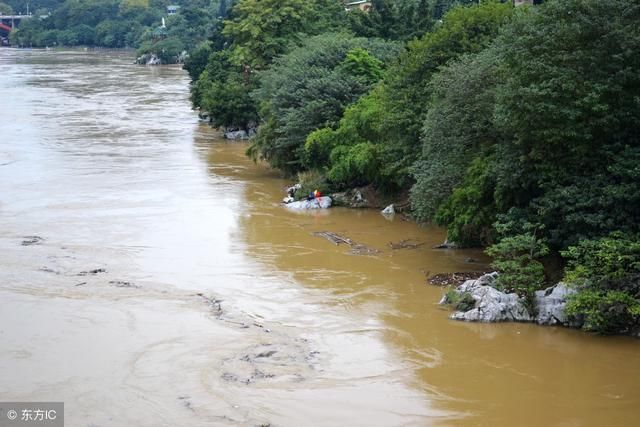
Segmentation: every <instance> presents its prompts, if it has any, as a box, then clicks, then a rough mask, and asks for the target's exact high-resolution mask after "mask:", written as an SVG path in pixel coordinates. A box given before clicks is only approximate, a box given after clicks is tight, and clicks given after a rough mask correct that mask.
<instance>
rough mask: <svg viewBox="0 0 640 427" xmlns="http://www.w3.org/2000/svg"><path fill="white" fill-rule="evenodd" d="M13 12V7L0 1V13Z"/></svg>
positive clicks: (7, 13) (8, 13) (9, 13)
mask: <svg viewBox="0 0 640 427" xmlns="http://www.w3.org/2000/svg"><path fill="white" fill-rule="evenodd" d="M11 14H13V8H12V7H11V6H9V5H8V4H6V3H1V2H0V15H11Z"/></svg>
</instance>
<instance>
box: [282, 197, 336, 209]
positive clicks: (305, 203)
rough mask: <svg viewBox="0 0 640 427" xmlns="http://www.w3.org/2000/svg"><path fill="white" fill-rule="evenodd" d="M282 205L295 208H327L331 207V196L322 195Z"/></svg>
mask: <svg viewBox="0 0 640 427" xmlns="http://www.w3.org/2000/svg"><path fill="white" fill-rule="evenodd" d="M284 206H286V207H287V208H289V209H296V210H309V209H327V208H330V207H331V197H329V196H323V197H316V198H315V199H311V200H300V201H298V202H291V203H286V204H285V205H284Z"/></svg>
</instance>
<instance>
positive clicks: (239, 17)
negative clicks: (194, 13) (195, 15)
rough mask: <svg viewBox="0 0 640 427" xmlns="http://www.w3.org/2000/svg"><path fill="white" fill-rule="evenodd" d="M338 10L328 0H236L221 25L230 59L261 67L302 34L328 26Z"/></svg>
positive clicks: (339, 9) (257, 67)
mask: <svg viewBox="0 0 640 427" xmlns="http://www.w3.org/2000/svg"><path fill="white" fill-rule="evenodd" d="M342 13H344V11H343V10H342V9H341V8H340V7H339V6H338V2H330V1H328V0H240V1H239V2H238V3H237V4H236V5H235V6H234V8H233V17H232V18H231V19H230V20H228V21H225V24H224V29H223V34H224V35H225V36H226V37H228V38H229V39H230V40H231V41H232V44H231V50H232V55H231V62H232V63H234V64H236V65H246V66H249V67H251V68H253V69H264V68H265V67H266V66H267V65H268V64H270V63H271V62H272V61H273V59H274V58H275V57H276V56H278V55H281V54H283V53H284V52H286V51H287V50H288V49H289V47H290V45H291V44H298V43H300V42H301V41H302V40H303V39H304V37H303V34H317V33H318V32H321V31H328V30H329V29H331V28H332V26H333V22H331V21H332V20H334V19H335V20H336V21H337V20H338V19H339V16H340V14H342Z"/></svg>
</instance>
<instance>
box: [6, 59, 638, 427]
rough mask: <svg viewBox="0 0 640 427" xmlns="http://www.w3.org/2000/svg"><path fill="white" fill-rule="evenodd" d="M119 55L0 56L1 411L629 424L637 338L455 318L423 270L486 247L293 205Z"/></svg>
mask: <svg viewBox="0 0 640 427" xmlns="http://www.w3.org/2000/svg"><path fill="white" fill-rule="evenodd" d="M132 59H133V54H132V53H131V52H109V51H100V52H91V51H88V52H87V51H80V50H78V51H36V50H12V49H0V93H1V94H2V103H1V104H0V401H64V402H65V414H66V425H67V426H83V427H87V426H94V427H98V426H100V427H103V426H217V425H221V426H224V425H242V426H257V425H271V426H347V425H348V426H400V425H402V426H430V425H435V426H562V427H564V426H567V427H569V426H571V427H573V426H633V425H639V424H640V342H638V341H637V340H632V339H628V338H623V337H595V336H591V335H587V334H584V333H581V332H578V331H572V330H566V329H562V328H552V327H537V326H533V325H528V324H498V325H482V324H467V323H457V322H453V321H450V320H448V319H447V315H448V312H447V311H446V310H444V309H442V308H441V307H439V306H438V305H437V304H436V303H437V301H438V300H439V299H440V297H441V296H442V294H443V293H444V291H443V290H442V289H440V288H436V287H431V286H427V285H426V284H425V274H426V273H429V272H431V273H436V272H437V273H440V272H454V271H467V270H468V271H473V270H484V269H486V268H488V267H487V266H486V265H484V264H483V263H482V262H483V261H486V260H485V259H484V258H483V257H482V255H481V254H480V253H478V252H473V251H451V250H447V251H443V250H435V249H431V247H432V246H433V245H435V244H437V243H440V242H442V241H443V239H444V232H443V231H442V230H439V229H435V228H428V227H427V228H421V227H419V226H417V225H416V224H414V223H411V222H407V221H404V220H402V218H400V217H396V218H395V219H394V220H392V221H390V220H387V219H385V218H384V217H382V216H381V215H380V214H379V213H378V212H377V211H369V210H348V209H342V208H335V209H331V210H328V211H323V212H310V213H296V212H290V211H287V210H285V209H284V208H282V207H281V206H280V205H279V204H278V202H279V200H280V199H281V198H282V197H283V188H284V187H285V186H287V185H288V184H290V183H289V182H288V181H285V180H283V179H282V178H281V177H280V176H279V175H278V174H277V173H274V172H273V171H271V170H269V169H267V168H266V167H264V166H263V165H255V164H253V163H252V162H251V161H249V160H248V159H247V158H245V156H244V150H245V148H246V146H245V145H244V144H243V143H230V142H226V141H224V140H222V139H220V138H219V135H218V134H217V133H216V132H215V131H214V130H212V129H211V128H209V127H208V126H207V125H206V124H202V123H199V122H198V120H197V115H196V114H195V113H194V112H193V111H191V109H190V105H189V100H188V78H187V76H186V74H185V72H184V71H182V70H181V69H179V68H177V67H163V68H151V67H141V66H134V65H132ZM320 231H331V232H334V233H338V234H341V235H344V236H347V237H349V238H351V239H353V240H354V241H356V242H358V243H360V244H363V245H366V246H367V247H369V248H372V249H376V250H378V251H379V252H377V253H365V254H353V253H351V252H350V248H349V247H347V246H345V245H339V246H335V245H333V244H332V243H331V242H329V241H328V240H326V239H323V238H321V237H318V236H314V234H313V233H315V232H320ZM403 239H414V241H415V242H418V243H423V245H421V246H419V247H418V248H417V249H391V248H390V247H389V245H388V244H389V242H399V241H401V240H403ZM468 258H475V259H477V260H479V261H480V262H468ZM0 425H2V421H1V420H0Z"/></svg>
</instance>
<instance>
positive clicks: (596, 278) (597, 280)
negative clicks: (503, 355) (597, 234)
mask: <svg viewBox="0 0 640 427" xmlns="http://www.w3.org/2000/svg"><path fill="white" fill-rule="evenodd" d="M564 256H565V257H566V258H567V259H569V263H568V266H567V268H566V272H565V276H564V279H563V281H562V282H560V283H557V284H556V285H554V286H551V287H548V288H546V289H542V290H540V289H538V288H539V287H540V286H530V283H531V282H530V281H529V280H527V276H526V275H525V276H522V277H520V276H519V275H518V273H514V271H517V270H520V269H521V268H522V265H523V264H527V263H530V262H532V259H531V257H530V256H529V255H527V254H521V255H519V256H518V257H517V258H518V260H519V261H516V262H517V263H518V267H516V268H514V267H511V268H504V271H505V273H504V274H498V273H497V272H494V273H491V274H487V275H484V276H482V277H480V278H479V279H477V280H467V281H465V282H464V283H463V284H462V285H460V286H458V287H456V288H454V289H452V290H450V291H449V292H448V293H447V294H446V295H445V296H444V297H443V298H442V299H441V301H440V304H446V305H451V306H452V307H453V308H454V309H455V312H454V313H453V314H452V315H451V318H452V319H455V320H464V321H477V322H501V321H515V322H536V323H538V324H540V325H560V326H568V327H573V328H582V329H583V330H585V331H590V332H597V333H600V334H626V335H633V336H635V337H640V244H639V243H638V239H637V238H634V239H630V238H628V237H627V236H624V235H622V234H621V233H613V234H611V235H610V236H608V237H605V238H602V239H598V240H585V241H582V242H580V243H579V244H578V245H576V246H572V247H570V248H569V249H568V250H567V251H566V252H565V253H564ZM523 258H525V259H526V261H522V259H523ZM504 262H505V261H497V262H495V263H494V264H493V266H494V267H495V266H498V265H504V264H503V263H504ZM522 279H524V280H522Z"/></svg>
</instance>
